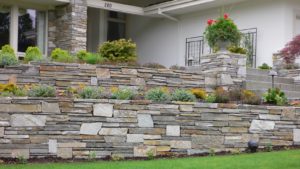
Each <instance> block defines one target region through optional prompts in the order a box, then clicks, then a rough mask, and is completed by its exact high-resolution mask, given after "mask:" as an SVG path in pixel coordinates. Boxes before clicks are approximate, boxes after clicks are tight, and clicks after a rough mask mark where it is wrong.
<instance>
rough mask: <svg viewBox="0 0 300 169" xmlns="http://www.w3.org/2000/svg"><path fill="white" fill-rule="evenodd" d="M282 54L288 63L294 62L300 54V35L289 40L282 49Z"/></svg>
mask: <svg viewBox="0 0 300 169" xmlns="http://www.w3.org/2000/svg"><path fill="white" fill-rule="evenodd" d="M280 55H281V56H282V58H283V59H284V61H285V62H286V64H294V63H295V60H296V57H297V56H299V55H300V35H297V36H296V37H294V38H293V40H292V41H290V42H288V43H287V44H286V45H285V47H284V48H283V49H282V50H281V51H280Z"/></svg>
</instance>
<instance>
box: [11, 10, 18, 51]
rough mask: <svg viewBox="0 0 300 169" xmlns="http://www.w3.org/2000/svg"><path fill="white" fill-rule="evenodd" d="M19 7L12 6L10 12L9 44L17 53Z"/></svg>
mask: <svg viewBox="0 0 300 169" xmlns="http://www.w3.org/2000/svg"><path fill="white" fill-rule="evenodd" d="M18 27H19V7H18V6H16V5H14V6H12V7H11V10H10V31H9V43H10V45H11V46H12V47H13V48H14V50H15V52H18V34H19V28H18Z"/></svg>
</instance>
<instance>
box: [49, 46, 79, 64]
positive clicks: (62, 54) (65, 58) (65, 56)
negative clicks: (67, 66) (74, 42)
mask: <svg viewBox="0 0 300 169" xmlns="http://www.w3.org/2000/svg"><path fill="white" fill-rule="evenodd" d="M51 59H52V60H53V61H56V62H63V63H71V62H74V57H73V56H71V55H70V54H69V52H68V51H66V50H62V49H60V48H56V49H54V50H53V51H52V52H51Z"/></svg>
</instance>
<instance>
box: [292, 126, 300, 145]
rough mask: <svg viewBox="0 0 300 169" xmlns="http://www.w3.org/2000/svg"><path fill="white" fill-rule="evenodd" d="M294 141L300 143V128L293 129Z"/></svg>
mask: <svg viewBox="0 0 300 169" xmlns="http://www.w3.org/2000/svg"><path fill="white" fill-rule="evenodd" d="M293 133H294V142H296V143H298V144H300V129H294V132H293Z"/></svg>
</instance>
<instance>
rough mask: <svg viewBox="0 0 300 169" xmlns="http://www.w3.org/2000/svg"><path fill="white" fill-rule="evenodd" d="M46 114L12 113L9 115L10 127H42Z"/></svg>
mask: <svg viewBox="0 0 300 169" xmlns="http://www.w3.org/2000/svg"><path fill="white" fill-rule="evenodd" d="M46 118H47V116H43V115H29V114H13V115H11V119H10V124H11V126H12V127H43V126H45V124H46Z"/></svg>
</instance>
